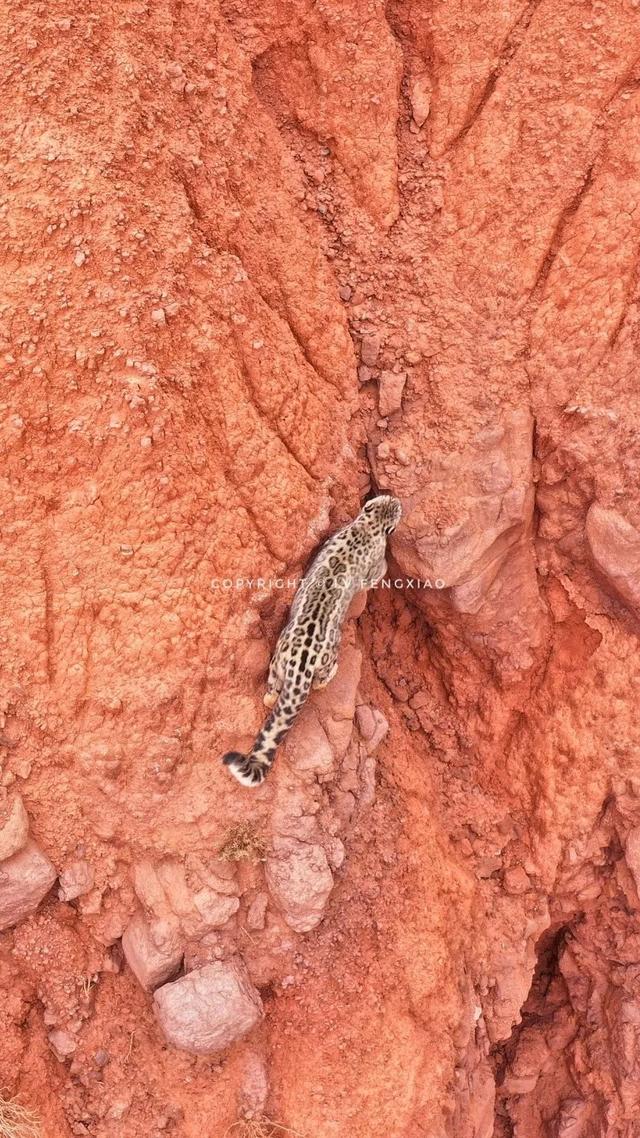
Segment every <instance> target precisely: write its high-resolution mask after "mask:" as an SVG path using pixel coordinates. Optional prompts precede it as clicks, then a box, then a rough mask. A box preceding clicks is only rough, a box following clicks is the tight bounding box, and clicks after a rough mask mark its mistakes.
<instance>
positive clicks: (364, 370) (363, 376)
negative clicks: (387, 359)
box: [358, 367, 373, 383]
mask: <svg viewBox="0 0 640 1138" xmlns="http://www.w3.org/2000/svg"><path fill="white" fill-rule="evenodd" d="M372 375H373V372H372V370H371V368H370V367H359V368H358V383H369V381H370V379H371V376H372Z"/></svg>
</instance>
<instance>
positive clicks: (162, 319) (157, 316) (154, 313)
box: [151, 308, 167, 324]
mask: <svg viewBox="0 0 640 1138" xmlns="http://www.w3.org/2000/svg"><path fill="white" fill-rule="evenodd" d="M151 319H152V320H153V323H154V324H166V323H167V318H166V316H165V312H164V308H152V309H151Z"/></svg>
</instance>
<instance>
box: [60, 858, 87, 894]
mask: <svg viewBox="0 0 640 1138" xmlns="http://www.w3.org/2000/svg"><path fill="white" fill-rule="evenodd" d="M93 882H94V872H93V869H92V868H91V866H90V865H89V863H88V862H86V861H84V860H83V859H80V860H78V861H72V862H70V863H69V865H68V866H66V868H65V869H63V871H62V873H61V874H60V886H59V889H58V897H59V898H60V900H61V901H73V900H75V898H76V897H82V895H83V894H84V893H88V892H89V891H90V890H91V889H93Z"/></svg>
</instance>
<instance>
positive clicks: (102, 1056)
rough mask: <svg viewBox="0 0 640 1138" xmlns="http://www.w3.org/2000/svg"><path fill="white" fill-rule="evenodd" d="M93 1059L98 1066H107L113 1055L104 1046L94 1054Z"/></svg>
mask: <svg viewBox="0 0 640 1138" xmlns="http://www.w3.org/2000/svg"><path fill="white" fill-rule="evenodd" d="M93 1059H94V1062H95V1065H96V1067H106V1065H107V1063H108V1062H109V1061H110V1059H111V1056H110V1054H109V1052H108V1051H105V1050H104V1048H103V1047H100V1048H98V1050H97V1051H96V1053H95V1055H94V1056H93Z"/></svg>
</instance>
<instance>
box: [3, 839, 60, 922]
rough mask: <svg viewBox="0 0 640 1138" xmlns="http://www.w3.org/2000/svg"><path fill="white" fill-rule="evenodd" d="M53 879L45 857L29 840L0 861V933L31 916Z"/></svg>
mask: <svg viewBox="0 0 640 1138" xmlns="http://www.w3.org/2000/svg"><path fill="white" fill-rule="evenodd" d="M56 877H57V874H56V871H55V868H54V866H53V865H52V864H51V862H50V861H49V858H48V857H47V856H46V854H44V853H43V852H42V850H41V849H40V848H39V847H38V846H37V845H36V843H35V842H33V841H29V842H27V844H26V845H25V846H24V847H23V849H21V850H19V851H18V853H15V854H13V856H12V857H10V858H7V860H6V861H2V862H0V931H1V930H2V929H8V928H10V927H11V926H12V925H15V924H17V923H18V921H22V920H24V918H25V917H29V916H30V915H31V914H32V913H35V911H36V909H37V908H38V905H39V904H40V902H41V901H42V899H43V897H45V896H46V894H47V893H48V892H49V890H50V888H51V886H52V885H53V883H54V881H55V879H56Z"/></svg>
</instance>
